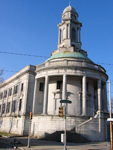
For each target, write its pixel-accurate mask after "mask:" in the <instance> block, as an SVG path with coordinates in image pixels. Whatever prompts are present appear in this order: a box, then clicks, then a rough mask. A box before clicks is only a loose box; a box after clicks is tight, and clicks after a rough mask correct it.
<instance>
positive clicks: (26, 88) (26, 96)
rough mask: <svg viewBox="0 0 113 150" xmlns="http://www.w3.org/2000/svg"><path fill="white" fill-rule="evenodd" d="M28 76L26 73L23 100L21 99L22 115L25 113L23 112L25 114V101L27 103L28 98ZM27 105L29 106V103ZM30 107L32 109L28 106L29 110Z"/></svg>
mask: <svg viewBox="0 0 113 150" xmlns="http://www.w3.org/2000/svg"><path fill="white" fill-rule="evenodd" d="M29 78H30V75H28V76H27V78H26V84H25V92H24V98H23V100H22V102H23V109H22V115H25V114H26V103H27V100H28V86H29ZM28 107H29V105H28ZM30 109H32V108H30V107H29V110H30Z"/></svg>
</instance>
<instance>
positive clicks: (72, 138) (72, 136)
mask: <svg viewBox="0 0 113 150" xmlns="http://www.w3.org/2000/svg"><path fill="white" fill-rule="evenodd" d="M62 133H64V131H56V132H54V133H52V134H47V135H46V136H45V137H44V138H41V140H47V141H57V142H61V134H62ZM67 142H73V143H87V142H90V141H89V140H88V139H87V138H85V137H83V136H82V135H80V134H79V133H76V132H72V131H71V132H70V131H67Z"/></svg>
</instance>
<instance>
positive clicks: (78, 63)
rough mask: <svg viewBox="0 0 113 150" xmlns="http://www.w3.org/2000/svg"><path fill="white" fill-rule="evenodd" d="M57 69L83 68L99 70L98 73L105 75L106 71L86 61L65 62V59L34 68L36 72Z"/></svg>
mask: <svg viewBox="0 0 113 150" xmlns="http://www.w3.org/2000/svg"><path fill="white" fill-rule="evenodd" d="M57 67H84V68H90V69H94V70H99V71H102V72H104V73H106V70H105V69H104V68H103V67H101V66H100V65H97V64H93V63H90V62H87V61H78V60H66V59H64V60H58V61H57V60H56V61H51V62H45V63H42V64H40V65H37V66H36V70H40V69H47V68H57Z"/></svg>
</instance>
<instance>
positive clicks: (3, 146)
mask: <svg viewBox="0 0 113 150" xmlns="http://www.w3.org/2000/svg"><path fill="white" fill-rule="evenodd" d="M5 149H8V150H14V147H13V146H12V145H9V144H6V143H3V142H0V150H5Z"/></svg>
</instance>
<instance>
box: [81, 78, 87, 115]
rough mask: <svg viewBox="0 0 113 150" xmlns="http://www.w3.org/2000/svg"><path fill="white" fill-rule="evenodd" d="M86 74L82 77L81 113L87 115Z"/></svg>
mask: <svg viewBox="0 0 113 150" xmlns="http://www.w3.org/2000/svg"><path fill="white" fill-rule="evenodd" d="M86 106H87V105H86V76H83V78H82V115H83V116H85V115H87V108H86Z"/></svg>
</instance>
